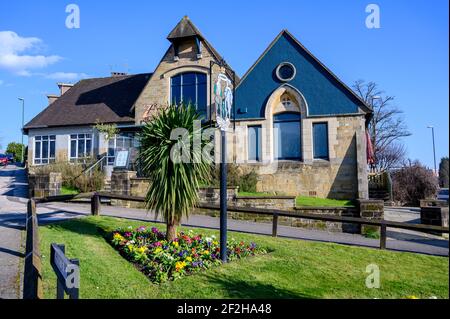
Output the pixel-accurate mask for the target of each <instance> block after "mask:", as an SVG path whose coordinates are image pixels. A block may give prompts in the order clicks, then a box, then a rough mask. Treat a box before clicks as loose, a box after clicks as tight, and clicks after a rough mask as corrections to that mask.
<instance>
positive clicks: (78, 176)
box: [33, 162, 105, 193]
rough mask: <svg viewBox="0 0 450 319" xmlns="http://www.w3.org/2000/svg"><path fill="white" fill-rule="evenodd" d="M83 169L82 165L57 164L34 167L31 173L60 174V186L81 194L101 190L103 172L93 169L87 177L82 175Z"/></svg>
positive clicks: (103, 178) (103, 177)
mask: <svg viewBox="0 0 450 319" xmlns="http://www.w3.org/2000/svg"><path fill="white" fill-rule="evenodd" d="M84 169H85V166H84V165H82V164H74V163H68V162H57V163H53V164H49V165H45V166H37V167H34V168H33V173H36V174H49V173H61V175H62V186H64V187H67V188H70V189H76V190H78V191H80V192H81V193H86V192H93V191H98V190H101V189H102V188H103V185H104V180H105V175H104V174H103V172H101V171H100V169H99V168H95V169H94V170H93V171H92V174H91V175H90V176H89V175H85V174H83V170H84Z"/></svg>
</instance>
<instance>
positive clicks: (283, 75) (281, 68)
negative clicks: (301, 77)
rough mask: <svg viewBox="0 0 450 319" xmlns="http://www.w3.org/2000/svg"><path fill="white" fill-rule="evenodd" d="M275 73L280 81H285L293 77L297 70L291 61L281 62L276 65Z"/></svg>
mask: <svg viewBox="0 0 450 319" xmlns="http://www.w3.org/2000/svg"><path fill="white" fill-rule="evenodd" d="M276 73H277V78H278V79H279V80H280V81H283V82H287V81H290V80H292V79H293V78H294V77H295V74H296V73H297V70H296V69H295V66H294V65H293V64H292V63H289V62H283V63H280V65H278V67H277V71H276Z"/></svg>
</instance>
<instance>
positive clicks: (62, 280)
mask: <svg viewBox="0 0 450 319" xmlns="http://www.w3.org/2000/svg"><path fill="white" fill-rule="evenodd" d="M65 252H66V249H65V246H64V245H58V244H51V245H50V264H51V265H52V268H53V270H54V271H55V273H56V277H57V279H56V298H57V299H64V293H67V294H68V295H69V298H70V299H78V298H79V296H80V293H79V290H80V262H79V260H78V259H68V258H67V257H66V255H65Z"/></svg>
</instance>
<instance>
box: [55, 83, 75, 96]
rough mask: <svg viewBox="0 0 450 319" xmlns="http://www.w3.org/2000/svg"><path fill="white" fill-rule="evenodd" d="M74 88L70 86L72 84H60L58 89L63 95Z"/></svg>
mask: <svg viewBox="0 0 450 319" xmlns="http://www.w3.org/2000/svg"><path fill="white" fill-rule="evenodd" d="M72 86H73V84H70V83H58V87H59V90H60V95H63V94H64V93H66V92H67V91H69V89H70V88H71V87H72Z"/></svg>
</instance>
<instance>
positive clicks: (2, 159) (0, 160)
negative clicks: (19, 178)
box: [0, 154, 8, 166]
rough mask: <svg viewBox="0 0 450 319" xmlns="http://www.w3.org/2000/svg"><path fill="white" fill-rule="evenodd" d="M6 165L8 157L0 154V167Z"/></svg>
mask: <svg viewBox="0 0 450 319" xmlns="http://www.w3.org/2000/svg"><path fill="white" fill-rule="evenodd" d="M6 165H8V157H7V156H6V155H5V154H0V166H6Z"/></svg>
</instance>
